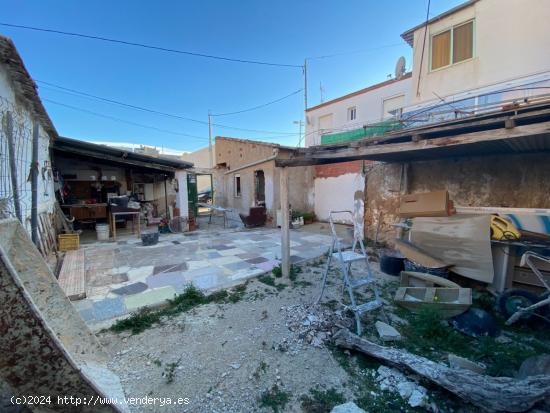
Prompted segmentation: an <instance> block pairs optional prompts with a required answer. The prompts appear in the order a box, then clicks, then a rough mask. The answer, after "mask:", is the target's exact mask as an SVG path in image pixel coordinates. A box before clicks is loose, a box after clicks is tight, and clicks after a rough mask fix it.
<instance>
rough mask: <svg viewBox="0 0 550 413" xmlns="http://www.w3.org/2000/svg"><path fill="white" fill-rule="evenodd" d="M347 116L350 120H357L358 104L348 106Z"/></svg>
mask: <svg viewBox="0 0 550 413" xmlns="http://www.w3.org/2000/svg"><path fill="white" fill-rule="evenodd" d="M352 113H353V115H354V116H353V118H352V116H351V114H352ZM347 118H348V122H351V121H354V120H357V106H350V107H349V108H348V112H347Z"/></svg>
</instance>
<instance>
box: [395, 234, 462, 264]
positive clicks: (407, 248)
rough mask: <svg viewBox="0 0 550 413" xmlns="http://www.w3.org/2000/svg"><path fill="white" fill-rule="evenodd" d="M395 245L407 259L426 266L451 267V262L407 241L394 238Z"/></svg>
mask: <svg viewBox="0 0 550 413" xmlns="http://www.w3.org/2000/svg"><path fill="white" fill-rule="evenodd" d="M394 242H395V246H396V247H397V249H398V250H399V251H400V252H401V254H403V255H404V256H405V257H406V258H407V259H409V260H411V261H413V262H415V263H417V264H420V265H423V266H424V267H428V268H444V267H451V266H452V264H451V263H446V262H444V261H441V260H439V259H437V258H435V257H434V256H433V255H431V254H429V253H428V252H426V251H424V250H423V249H422V248H419V247H418V246H416V245H413V244H411V243H410V242H408V241H404V240H400V239H396V240H394Z"/></svg>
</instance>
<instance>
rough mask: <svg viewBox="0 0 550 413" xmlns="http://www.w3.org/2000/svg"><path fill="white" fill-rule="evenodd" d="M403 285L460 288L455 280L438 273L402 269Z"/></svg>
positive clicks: (401, 281)
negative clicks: (439, 275)
mask: <svg viewBox="0 0 550 413" xmlns="http://www.w3.org/2000/svg"><path fill="white" fill-rule="evenodd" d="M399 285H400V286H401V287H448V288H460V285H458V284H457V283H455V282H452V281H450V280H447V279H446V278H443V277H438V276H437V275H432V274H426V273H423V272H415V271H401V280H400V283H399Z"/></svg>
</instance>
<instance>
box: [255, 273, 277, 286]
mask: <svg viewBox="0 0 550 413" xmlns="http://www.w3.org/2000/svg"><path fill="white" fill-rule="evenodd" d="M258 281H259V282H261V283H263V284H265V285H269V286H271V287H275V279H274V278H273V277H272V276H270V275H267V274H264V275H260V276H259V277H258Z"/></svg>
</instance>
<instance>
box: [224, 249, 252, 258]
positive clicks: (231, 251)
mask: <svg viewBox="0 0 550 413" xmlns="http://www.w3.org/2000/svg"><path fill="white" fill-rule="evenodd" d="M245 252H246V251H245V250H242V249H240V248H230V249H228V250H222V251H220V254H221V255H223V256H225V257H227V256H229V255H237V254H244V253H245Z"/></svg>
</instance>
